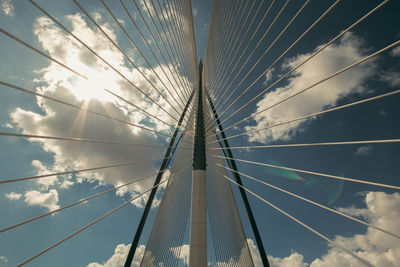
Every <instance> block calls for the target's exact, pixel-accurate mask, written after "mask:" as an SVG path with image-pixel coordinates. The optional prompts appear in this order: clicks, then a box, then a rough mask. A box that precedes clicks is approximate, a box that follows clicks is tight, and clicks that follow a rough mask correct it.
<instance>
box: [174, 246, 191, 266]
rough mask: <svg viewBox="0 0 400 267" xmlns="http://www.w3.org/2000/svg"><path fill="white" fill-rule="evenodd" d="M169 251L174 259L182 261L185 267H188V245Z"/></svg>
mask: <svg viewBox="0 0 400 267" xmlns="http://www.w3.org/2000/svg"><path fill="white" fill-rule="evenodd" d="M169 250H170V251H171V252H172V253H174V255H175V257H176V258H178V259H180V260H182V261H183V263H184V264H185V266H189V252H190V245H188V244H185V245H182V246H181V247H173V248H170V249H169Z"/></svg>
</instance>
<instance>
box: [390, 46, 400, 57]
mask: <svg viewBox="0 0 400 267" xmlns="http://www.w3.org/2000/svg"><path fill="white" fill-rule="evenodd" d="M390 54H391V55H392V56H400V46H396V47H395V48H393V49H392V51H391V52H390Z"/></svg>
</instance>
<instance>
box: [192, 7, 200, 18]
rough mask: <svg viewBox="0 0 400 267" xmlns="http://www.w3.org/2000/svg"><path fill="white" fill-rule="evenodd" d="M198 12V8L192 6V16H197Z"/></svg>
mask: <svg viewBox="0 0 400 267" xmlns="http://www.w3.org/2000/svg"><path fill="white" fill-rule="evenodd" d="M198 14H199V9H198V8H193V16H195V17H197V15H198Z"/></svg>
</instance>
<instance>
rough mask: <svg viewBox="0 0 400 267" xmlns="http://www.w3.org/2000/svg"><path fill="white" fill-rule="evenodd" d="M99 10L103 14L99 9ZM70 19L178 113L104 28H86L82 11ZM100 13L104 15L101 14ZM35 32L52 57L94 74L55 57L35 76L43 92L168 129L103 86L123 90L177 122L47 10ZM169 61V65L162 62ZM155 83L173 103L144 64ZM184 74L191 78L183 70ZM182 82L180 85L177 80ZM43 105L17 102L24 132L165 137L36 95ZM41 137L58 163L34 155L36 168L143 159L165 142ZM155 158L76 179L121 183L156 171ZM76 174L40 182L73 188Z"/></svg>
mask: <svg viewBox="0 0 400 267" xmlns="http://www.w3.org/2000/svg"><path fill="white" fill-rule="evenodd" d="M97 16H100V14H98V15H97ZM66 19H67V21H68V22H69V23H70V24H71V28H72V32H73V33H74V34H75V35H77V36H79V37H80V38H82V39H83V41H84V42H85V43H87V44H88V45H89V46H90V47H92V48H93V49H94V50H95V51H96V52H97V53H98V54H100V55H101V56H103V57H104V58H106V60H107V61H108V62H110V63H111V64H112V65H113V66H115V68H116V69H118V70H119V71H120V72H121V73H123V75H125V76H126V77H127V78H128V79H130V80H131V81H132V82H133V83H134V84H135V85H137V86H138V87H139V88H140V89H142V90H143V91H144V92H146V93H147V94H148V95H150V96H151V97H152V98H153V99H154V100H155V101H156V102H157V103H158V104H159V105H161V106H162V107H163V108H164V109H165V110H167V111H168V112H169V113H171V114H172V115H175V116H176V117H178V115H177V114H176V113H175V111H174V110H173V109H172V107H171V106H170V105H169V104H168V103H167V101H166V100H165V99H163V98H161V97H160V95H159V93H157V92H156V90H154V88H152V87H151V86H150V84H149V83H148V82H146V80H145V78H143V76H141V75H140V74H139V72H138V70H136V69H132V68H131V66H127V65H126V64H125V61H124V58H123V56H121V53H120V52H119V51H118V50H117V49H116V48H115V47H114V46H112V44H111V43H110V42H109V41H108V40H107V39H106V38H105V37H104V36H103V35H102V34H101V32H100V31H98V30H95V29H92V28H90V27H88V25H87V24H86V22H85V20H84V19H83V18H82V16H81V15H79V14H75V15H68V16H66ZM98 19H99V18H98ZM101 26H102V27H103V29H105V31H106V32H107V33H108V34H109V35H110V37H111V38H112V39H113V40H114V41H116V40H117V38H116V34H115V33H114V32H113V30H112V29H111V28H110V26H109V25H108V24H102V25H101ZM33 28H34V34H35V36H37V38H38V41H39V43H40V44H41V46H42V48H43V49H45V50H46V51H47V52H48V53H49V54H50V56H52V57H55V58H57V59H59V60H60V61H62V62H63V63H65V64H66V65H68V66H71V67H72V68H74V69H76V70H78V71H79V72H81V73H83V74H84V75H86V76H88V77H89V78H90V80H88V81H86V80H83V79H78V78H77V77H76V76H75V75H74V74H71V73H70V72H68V71H66V70H65V69H63V68H62V67H60V66H58V65H57V64H55V63H50V64H49V65H48V66H47V67H45V68H44V69H41V70H39V71H37V73H38V75H39V78H38V79H36V81H37V82H40V83H41V87H37V88H36V90H37V91H38V92H39V93H42V94H45V95H47V96H51V97H54V98H58V99H62V100H64V101H66V102H69V103H72V104H75V105H78V106H84V107H85V108H88V109H91V110H95V111H97V112H99V113H103V114H107V115H110V116H112V117H115V118H118V119H121V120H123V121H127V122H131V123H134V124H138V125H142V126H145V127H149V128H153V129H154V130H156V131H161V132H164V133H165V134H170V129H169V127H168V126H167V125H165V124H163V123H161V122H160V121H158V120H156V119H154V118H151V117H148V116H146V115H144V113H143V112H139V111H138V110H137V109H136V108H132V107H131V106H129V105H127V104H126V103H124V102H122V101H117V100H116V99H115V98H114V97H111V95H110V94H108V93H106V92H105V91H104V90H102V89H103V88H107V89H110V90H112V91H114V92H116V93H117V94H119V95H121V96H122V97H124V98H125V99H128V100H129V101H130V102H132V103H135V105H137V106H139V107H141V108H142V109H144V110H146V111H148V112H149V113H151V114H153V115H154V116H155V117H156V118H159V119H161V120H163V121H165V122H167V123H170V124H174V123H175V121H174V119H173V118H171V117H170V116H169V115H167V114H166V113H165V112H164V111H163V110H161V109H160V108H159V107H158V106H157V105H156V104H154V103H152V102H150V101H148V100H146V99H145V98H144V96H143V95H142V94H141V93H139V92H138V91H137V90H136V89H134V88H132V86H130V85H129V84H128V83H127V82H126V81H125V80H122V79H121V77H120V76H118V75H117V74H116V73H115V72H114V71H112V70H111V69H110V68H109V67H107V66H106V65H105V64H104V63H102V62H101V61H100V60H98V59H97V58H95V57H94V56H93V55H92V54H91V53H90V52H88V50H86V49H85V48H84V47H82V46H81V45H80V44H78V43H77V42H76V41H74V40H72V39H71V38H70V37H69V36H68V35H67V34H66V33H64V32H62V31H61V30H60V29H58V28H57V27H56V25H55V24H54V23H52V22H51V21H50V20H49V19H47V18H45V17H40V18H38V19H37V20H36V21H35V23H34V27H33ZM164 68H165V66H164ZM154 69H155V71H156V72H157V73H158V75H159V76H160V77H161V79H163V81H164V83H165V84H167V85H168V84H169V82H168V80H167V78H166V77H165V75H163V73H162V71H161V67H160V66H157V67H155V68H154ZM141 71H142V72H144V73H145V74H146V75H147V77H149V79H150V80H151V81H153V83H154V85H155V87H156V88H157V89H159V90H160V91H161V92H162V93H163V94H164V95H166V97H167V99H168V101H170V102H171V103H173V102H174V100H173V99H172V97H170V96H169V95H168V94H167V92H166V90H165V88H164V87H163V85H162V83H161V82H160V81H159V80H158V79H157V77H156V75H154V73H153V72H151V71H150V70H149V69H145V68H141ZM182 79H186V78H185V77H182ZM174 86H175V87H176V88H179V87H178V86H176V85H175V84H174ZM36 101H37V104H38V106H39V107H40V108H41V109H42V112H40V113H36V112H32V111H29V110H24V109H21V108H17V109H15V110H14V111H13V112H12V114H11V121H12V125H13V127H14V128H15V129H18V130H20V131H21V132H22V133H30V134H38V135H49V136H71V137H82V138H90V139H103V140H116V141H122V142H127V143H137V144H149V145H158V144H159V143H160V140H164V139H165V138H164V137H162V136H159V135H158V136H157V135H155V134H154V133H151V132H149V131H145V130H142V129H139V128H137V127H131V126H128V125H126V124H123V123H120V122H114V121H112V120H108V119H104V118H101V117H99V116H94V115H93V114H88V113H86V112H84V111H79V110H75V109H71V108H68V107H66V106H64V105H60V104H58V103H55V102H52V101H50V100H46V99H41V98H37V100H36ZM30 141H32V142H36V143H38V144H39V145H40V146H41V147H42V148H43V150H45V151H46V152H49V153H51V154H52V155H53V157H54V163H53V165H52V166H47V165H45V164H43V163H42V162H40V161H39V160H34V161H33V162H32V165H33V166H34V168H35V169H36V172H37V174H43V173H50V172H62V171H67V170H76V169H82V168H90V167H97V166H104V165H110V164H116V163H125V162H135V161H142V160H144V159H151V158H160V157H161V155H162V154H163V152H164V149H154V148H137V147H132V146H122V145H103V144H94V143H80V142H64V141H61V142H60V141H55V140H45V141H44V140H40V139H30ZM158 167H159V166H158V165H155V164H154V163H146V164H139V165H135V166H124V167H118V168H109V169H102V170H97V171H91V172H84V173H78V174H76V175H75V177H76V181H77V182H84V181H88V182H98V183H99V184H101V185H105V184H110V185H114V186H117V185H121V184H125V183H127V182H130V181H132V180H134V179H137V178H141V177H144V176H147V175H149V174H150V173H153V172H155V171H156V170H158ZM72 177H73V176H72V175H69V176H68V175H65V176H61V177H49V178H44V179H38V180H37V181H36V182H37V184H38V185H39V187H40V189H41V190H48V188H49V187H50V186H59V187H61V188H68V187H70V186H71V185H72V184H73V181H74V180H72ZM153 180H154V179H152V177H149V178H148V179H146V180H143V181H141V182H140V183H135V184H133V185H130V186H128V187H126V188H123V189H121V190H118V191H117V192H116V194H117V195H120V196H122V195H124V194H125V193H130V194H131V195H132V196H136V195H138V194H140V193H141V192H143V191H144V190H146V189H148V188H150V187H151V186H152V184H153ZM145 198H147V196H143V197H142V198H140V199H138V200H137V201H135V202H134V203H133V204H137V205H138V206H140V205H141V203H142V202H143V200H144V199H145Z"/></svg>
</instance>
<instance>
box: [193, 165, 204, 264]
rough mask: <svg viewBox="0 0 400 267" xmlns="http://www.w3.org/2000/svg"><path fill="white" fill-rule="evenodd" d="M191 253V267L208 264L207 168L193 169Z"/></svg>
mask: <svg viewBox="0 0 400 267" xmlns="http://www.w3.org/2000/svg"><path fill="white" fill-rule="evenodd" d="M189 255H190V259H189V266H190V267H206V266H207V203H206V171H205V170H193V176H192V204H191V213H190V254H189Z"/></svg>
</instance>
